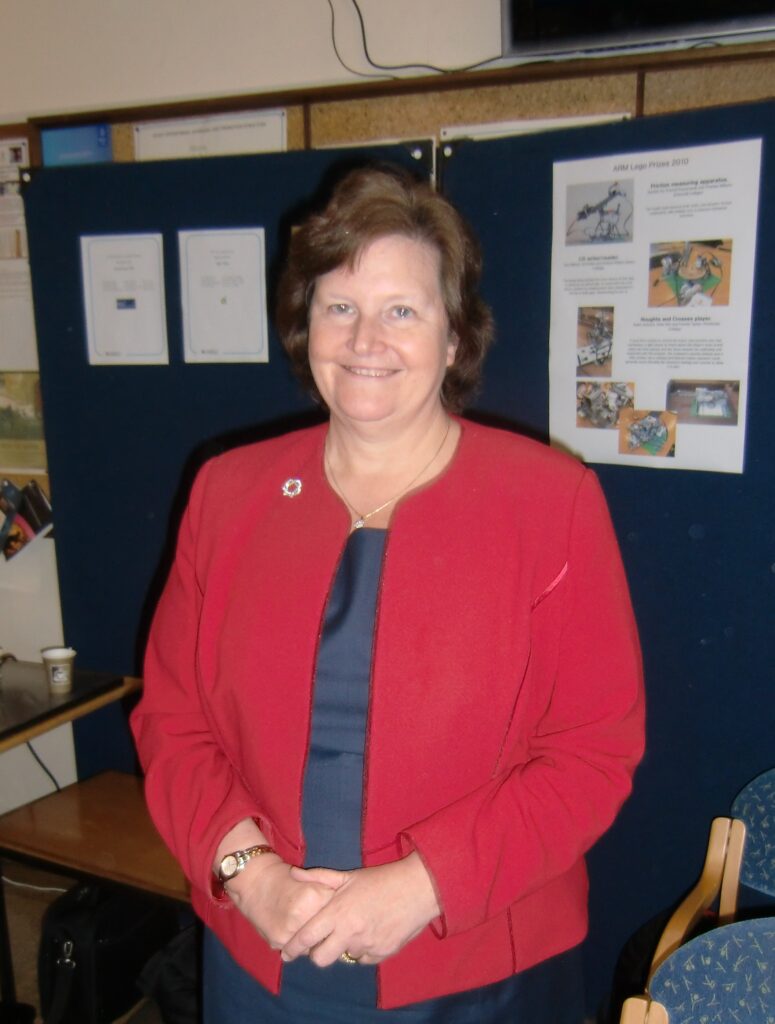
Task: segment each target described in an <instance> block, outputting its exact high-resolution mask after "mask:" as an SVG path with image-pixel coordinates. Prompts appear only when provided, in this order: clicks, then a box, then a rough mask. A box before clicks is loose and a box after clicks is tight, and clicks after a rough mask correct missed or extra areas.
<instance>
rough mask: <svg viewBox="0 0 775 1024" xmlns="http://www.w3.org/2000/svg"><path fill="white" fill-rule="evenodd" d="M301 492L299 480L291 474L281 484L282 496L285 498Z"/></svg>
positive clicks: (294, 496)
mask: <svg viewBox="0 0 775 1024" xmlns="http://www.w3.org/2000/svg"><path fill="white" fill-rule="evenodd" d="M300 494H301V480H299V479H297V478H296V477H294V476H292V477H289V479H288V480H286V481H285V483H284V484H283V496H284V497H286V498H297V497H298V496H299V495H300Z"/></svg>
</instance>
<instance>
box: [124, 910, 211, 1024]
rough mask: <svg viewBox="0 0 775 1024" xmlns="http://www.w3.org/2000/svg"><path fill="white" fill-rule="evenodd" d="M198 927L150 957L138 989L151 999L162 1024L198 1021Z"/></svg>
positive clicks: (186, 930) (196, 924)
mask: <svg viewBox="0 0 775 1024" xmlns="http://www.w3.org/2000/svg"><path fill="white" fill-rule="evenodd" d="M201 946H202V927H201V925H200V924H199V922H198V921H194V922H193V923H192V924H190V925H189V926H188V927H186V928H182V929H181V931H179V932H178V934H177V935H176V936H175V937H174V939H172V940H171V941H170V942H168V943H167V945H166V946H164V948H163V949H160V950H159V951H158V953H154V954H153V956H152V957H151V959H150V960H149V961H148V963H147V964H146V965H145V967H144V968H143V970H142V973H141V975H140V978H139V981H138V985H139V986H140V989H141V990H142V991H143V992H144V993H145V994H146V995H147V996H150V998H151V999H153V1001H154V1003H155V1004H156V1007H157V1009H158V1011H159V1013H160V1015H161V1019H162V1021H163V1022H164V1024H199V1021H200V1020H201V1012H202V1010H201V996H200V993H201V988H202V986H201V978H200V951H201Z"/></svg>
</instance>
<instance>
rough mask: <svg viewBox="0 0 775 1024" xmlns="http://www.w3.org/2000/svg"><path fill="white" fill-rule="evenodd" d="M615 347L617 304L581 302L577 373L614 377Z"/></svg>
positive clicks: (578, 324) (579, 375)
mask: <svg viewBox="0 0 775 1024" xmlns="http://www.w3.org/2000/svg"><path fill="white" fill-rule="evenodd" d="M613 347H614V308H613V306H579V309H578V315H577V317H576V376H577V377H610V376H611V363H612V359H613Z"/></svg>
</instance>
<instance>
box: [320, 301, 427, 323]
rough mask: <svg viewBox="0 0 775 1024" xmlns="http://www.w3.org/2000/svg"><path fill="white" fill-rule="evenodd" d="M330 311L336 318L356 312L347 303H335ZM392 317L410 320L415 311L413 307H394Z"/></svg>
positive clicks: (330, 307)
mask: <svg viewBox="0 0 775 1024" xmlns="http://www.w3.org/2000/svg"><path fill="white" fill-rule="evenodd" d="M328 309H329V312H331V313H333V314H334V316H347V315H349V314H350V313H354V312H355V309H354V307H353V306H351V305H349V303H347V302H333V303H331V305H330V306H329V307H328ZM390 315H391V316H393V317H395V319H396V320H409V319H411V318H412V317H413V316H414V310H413V309H412V307H411V306H393V307H392V308H391V310H390Z"/></svg>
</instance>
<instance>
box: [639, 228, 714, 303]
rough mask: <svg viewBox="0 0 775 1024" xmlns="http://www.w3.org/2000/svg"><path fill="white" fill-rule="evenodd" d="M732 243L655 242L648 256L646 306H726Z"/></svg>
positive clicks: (712, 240) (710, 241)
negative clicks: (647, 295) (647, 294)
mask: <svg viewBox="0 0 775 1024" xmlns="http://www.w3.org/2000/svg"><path fill="white" fill-rule="evenodd" d="M731 271H732V240H731V239H729V238H719V239H711V240H709V241H704V242H695V241H687V242H657V243H655V244H654V245H652V246H651V250H650V253H649V298H648V304H649V306H652V307H653V306H728V305H729V283H730V276H731Z"/></svg>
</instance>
